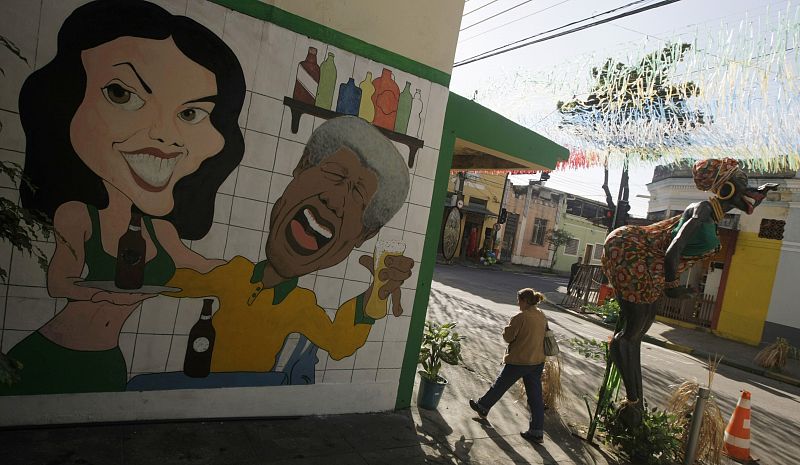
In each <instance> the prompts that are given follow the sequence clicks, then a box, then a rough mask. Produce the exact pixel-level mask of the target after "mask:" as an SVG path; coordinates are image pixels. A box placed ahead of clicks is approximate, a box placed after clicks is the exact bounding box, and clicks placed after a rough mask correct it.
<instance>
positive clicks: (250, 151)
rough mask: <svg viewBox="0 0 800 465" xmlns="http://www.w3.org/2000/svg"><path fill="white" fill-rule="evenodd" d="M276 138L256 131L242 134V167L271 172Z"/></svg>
mask: <svg viewBox="0 0 800 465" xmlns="http://www.w3.org/2000/svg"><path fill="white" fill-rule="evenodd" d="M277 148H278V138H277V137H276V136H271V135H269V134H263V133H260V132H256V131H245V133H244V157H243V158H242V163H241V165H242V166H250V167H252V168H258V169H261V170H266V171H272V168H273V167H274V165H275V151H276V150H277Z"/></svg>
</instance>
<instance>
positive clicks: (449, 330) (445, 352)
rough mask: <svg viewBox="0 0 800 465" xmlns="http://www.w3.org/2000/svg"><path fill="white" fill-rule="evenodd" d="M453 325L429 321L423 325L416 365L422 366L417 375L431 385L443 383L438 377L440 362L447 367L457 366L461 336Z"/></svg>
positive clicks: (459, 359) (459, 357)
mask: <svg viewBox="0 0 800 465" xmlns="http://www.w3.org/2000/svg"><path fill="white" fill-rule="evenodd" d="M455 326H456V324H455V323H445V324H441V325H440V324H438V323H432V322H430V321H428V322H426V323H425V332H424V333H423V334H422V347H421V348H420V351H419V360H418V363H419V364H420V365H422V368H423V369H422V370H420V371H418V373H419V375H420V376H422V377H423V378H425V379H427V380H428V381H431V382H433V383H441V382H444V381H445V379H444V378H443V377H441V376H440V375H439V370H440V369H441V368H442V362H444V363H447V364H448V365H458V362H460V361H462V360H463V359H462V358H461V341H462V340H464V339H465V336H461V335H460V334H458V333H457V332H456V331H454V330H453V328H455Z"/></svg>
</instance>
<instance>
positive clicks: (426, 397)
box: [417, 376, 447, 410]
mask: <svg viewBox="0 0 800 465" xmlns="http://www.w3.org/2000/svg"><path fill="white" fill-rule="evenodd" d="M445 386H447V380H444V382H443V383H434V382H433V381H430V380H428V379H427V378H423V377H422V376H420V377H419V391H417V407H420V408H424V409H426V410H436V407H437V406H438V405H439V399H441V398H442V391H444V387H445Z"/></svg>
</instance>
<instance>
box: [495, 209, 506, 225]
mask: <svg viewBox="0 0 800 465" xmlns="http://www.w3.org/2000/svg"><path fill="white" fill-rule="evenodd" d="M507 219H508V211H507V210H506V209H505V208H501V209H500V216H499V217H498V218H497V224H503V223H505V222H506V220H507Z"/></svg>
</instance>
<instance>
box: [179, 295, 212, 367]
mask: <svg viewBox="0 0 800 465" xmlns="http://www.w3.org/2000/svg"><path fill="white" fill-rule="evenodd" d="M213 302H214V299H203V310H202V311H201V312H200V319H199V320H197V323H195V324H194V326H192V329H190V330H189V341H188V343H187V344H186V357H185V358H184V359H183V373H184V374H186V376H191V377H192V378H205V377H206V376H208V372H209V371H211V355H212V354H213V352H214V339H216V336H217V332H216V330H214V324H213V323H211V304H212V303H213Z"/></svg>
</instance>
